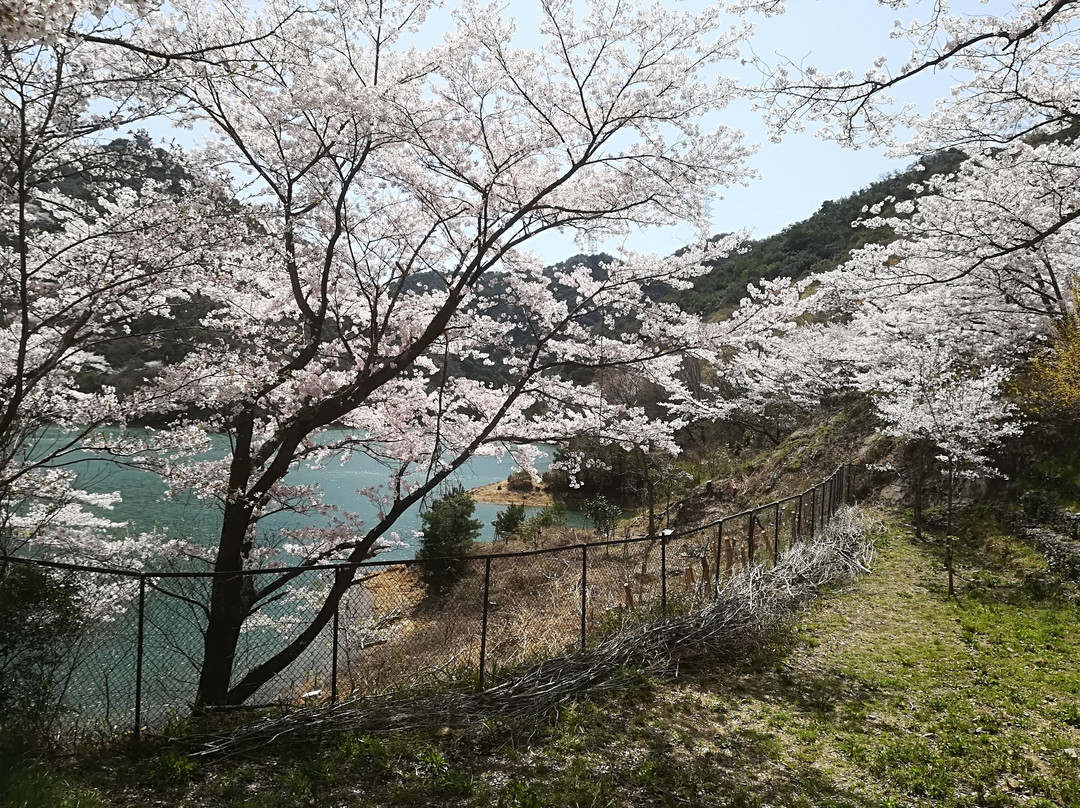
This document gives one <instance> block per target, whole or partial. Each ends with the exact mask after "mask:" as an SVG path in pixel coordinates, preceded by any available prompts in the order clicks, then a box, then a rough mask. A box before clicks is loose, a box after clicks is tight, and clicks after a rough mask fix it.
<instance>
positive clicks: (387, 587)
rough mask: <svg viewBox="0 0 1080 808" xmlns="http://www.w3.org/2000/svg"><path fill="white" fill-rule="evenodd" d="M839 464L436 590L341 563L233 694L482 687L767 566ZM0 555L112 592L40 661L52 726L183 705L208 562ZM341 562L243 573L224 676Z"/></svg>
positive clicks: (678, 609) (173, 714) (194, 668)
mask: <svg viewBox="0 0 1080 808" xmlns="http://www.w3.org/2000/svg"><path fill="white" fill-rule="evenodd" d="M851 468H852V467H849V466H841V467H840V468H838V469H837V470H836V471H835V472H834V473H833V474H832V475H831V476H830V477H829V478H827V479H826V480H824V481H822V482H821V483H819V484H818V485H816V486H814V487H813V488H809V489H807V490H806V491H804V492H803V493H801V494H797V495H795V496H791V497H787V498H785V499H782V500H779V501H776V502H771V503H769V504H766V505H761V506H758V507H755V508H752V509H750V510H747V511H743V512H741V513H737V514H733V515H730V516H725V517H723V518H721V519H718V520H715V521H713V522H710V523H709V524H705V525H702V526H700V527H696V528H692V529H688V530H683V531H670V530H665V531H663V532H661V533H660V534H658V535H655V536H645V537H637V538H624V539H618V540H612V541H603V542H596V543H588V544H576V545H569V546H560V547H551V548H546V549H536V550H532V551H527V552H514V553H503V554H489V555H475V556H469V557H466V558H463V559H455V562H456V566H455V569H456V570H457V575H456V579H455V582H454V583H453V585H452V586H450V587H447V588H443V589H439V590H435V589H432V588H429V587H427V586H426V585H425V583H424V580H423V576H422V574H421V572H422V570H421V568H420V565H421V563H423V562H418V561H415V560H412V561H395V562H378V561H371V562H365V563H362V564H357V565H351V567H352V568H353V579H352V585H351V586H350V587H349V589H348V591H347V592H346V594H345V595H344V596H343V597H342V598H341V600H340V602H339V604H338V606H337V608H336V609H335V610H334V612H333V615H332V619H330V620H328V621H327V624H326V626H325V628H324V629H323V630H322V631H320V632H319V633H318V635H317V636H316V637H315V639H314V640H313V641H311V642H310V643H308V644H306V646H305V647H304V649H303V651H302V652H301V653H300V654H299V655H298V656H297V658H296V659H295V661H293V662H292V663H291V664H290V665H288V666H287V667H286V668H285V670H284V672H282V673H280V674H278V675H276V676H274V677H272V678H270V679H269V681H268V682H267V683H266V684H264V685H262V686H261V687H260V688H259V689H258V690H257V691H256V692H255V693H254V695H253V696H252V697H251V698H249V699H247V700H246V703H247V704H248V705H288V704H304V703H313V702H318V703H327V704H334V703H337V702H339V701H341V700H344V699H347V698H350V697H353V696H359V695H365V696H366V695H372V694H378V693H386V692H391V691H395V690H402V689H406V688H410V687H414V686H418V685H431V684H437V683H442V682H468V683H471V684H475V685H477V686H479V687H484V686H486V685H490V684H491V683H493V682H494V681H497V680H498V678H499V677H500V676H502V675H504V673H505V672H506V671H508V670H512V669H514V668H516V667H519V666H521V665H523V664H526V663H529V662H532V661H535V660H538V659H542V658H544V657H550V656H553V655H556V654H558V653H560V652H563V651H566V650H569V649H572V648H576V647H588V646H589V645H590V644H591V643H593V642H595V641H596V640H597V639H598V638H600V637H602V636H604V635H606V634H607V633H609V632H611V631H613V630H616V629H617V628H619V627H620V626H621V625H623V624H624V623H625V622H626V621H630V620H634V619H639V618H640V617H641V616H642V615H650V616H653V615H656V614H675V613H683V612H686V611H689V610H691V609H694V608H695V607H697V606H700V605H701V604H702V603H703V602H705V601H706V600H707V599H709V598H711V597H713V596H714V595H715V593H716V592H717V590H718V585H719V584H720V583H721V582H722V580H723V578H724V577H725V576H730V575H732V574H734V573H736V572H737V571H738V570H740V569H741V568H745V567H746V566H748V565H765V566H770V565H772V564H775V563H776V562H777V560H778V559H779V558H780V556H781V555H782V554H783V552H784V551H785V550H786V549H788V548H790V547H791V546H793V545H794V544H796V543H798V542H803V541H809V540H812V539H813V538H814V536H815V535H816V534H818V533H819V532H820V530H821V528H822V527H823V525H824V524H825V523H826V522H828V521H829V520H830V519H831V517H832V515H833V514H834V513H835V512H836V509H837V507H838V506H839V505H840V503H841V502H842V501H843V500H844V498H845V496H846V495H847V493H848V492H849V491H850V487H851V484H852V483H851ZM6 562H12V563H16V564H33V565H36V566H37V567H38V568H42V567H44V568H49V569H51V570H52V571H53V573H52V574H57V575H61V574H62V575H73V574H74V575H76V576H78V579H79V581H80V585H81V586H82V587H83V590H84V591H85V592H88V593H91V595H90V597H91V598H94V597H96V598H97V599H98V600H97V602H98V603H99V604H107V603H123V604H125V605H124V607H123V608H119V607H117V608H113V609H111V610H105V612H103V613H102V614H98V615H96V616H93V617H92V619H88V620H87V621H86V624H85V626H84V628H83V630H82V631H81V632H80V633H79V636H78V637H77V641H74V642H72V644H71V647H70V649H66V650H65V652H64V654H63V657H64V658H63V665H62V666H60V667H57V668H56V669H55V670H53V671H51V672H50V675H51V676H52V677H54V683H53V693H52V695H53V697H54V699H56V701H57V703H60V704H62V705H63V712H62V714H61V725H62V726H63V731H64V734H68V733H79V734H85V733H86V732H87V731H90V730H96V731H104V732H108V733H111V734H115V733H117V732H134V734H135V735H136V738H138V736H139V735H140V734H141V733H142V732H144V731H150V732H160V731H163V730H165V729H167V727H168V724H169V723H170V721H173V720H175V719H177V718H182V717H183V716H184V715H186V714H187V712H188V711H189V710H190V708H191V705H192V704H193V703H194V701H195V696H196V692H197V688H198V684H199V672H200V667H201V664H202V659H203V651H204V649H203V642H204V632H205V628H206V625H207V620H208V609H209V607H208V604H209V603H210V596H211V587H212V583H213V574H212V573H210V574H208V573H202V572H154V573H132V572H123V571H116V570H105V569H95V568H90V567H78V566H72V565H63V564H48V563H46V562H40V561H30V560H26V559H15V558H9V559H5V563H6ZM339 572H340V568H339V567H337V566H326V567H310V568H304V569H275V570H262V571H250V572H245V573H243V575H244V576H245V581H244V587H245V591H246V592H248V593H256V594H260V595H261V602H262V603H263V605H262V607H261V608H260V609H259V611H258V612H256V613H255V614H254V615H252V616H251V617H249V618H248V619H247V620H246V621H245V628H244V631H243V632H242V633H241V635H240V640H239V643H238V644H237V647H236V652H235V658H234V660H233V665H232V670H233V671H234V672H236V675H237V676H242V675H244V672H246V671H250V670H252V669H253V668H256V667H257V666H259V665H260V664H263V663H265V662H266V661H267V660H268V659H270V658H272V657H273V656H275V655H276V654H278V653H280V652H281V651H282V650H283V649H285V648H287V647H289V646H290V645H291V644H292V643H293V641H294V640H296V639H297V638H298V636H300V634H301V632H303V631H304V630H305V629H306V628H307V627H308V626H309V625H310V624H311V618H312V615H314V614H315V613H316V611H317V610H318V609H319V608H320V606H321V604H322V603H323V601H324V599H325V598H324V596H325V594H326V593H327V592H328V591H329V590H330V587H331V586H332V584H333V582H334V580H335V575H337V574H338V573H339ZM232 574H233V575H235V574H236V573H232ZM93 593H98V594H96V595H95V594H93ZM93 605H94V604H93V603H91V604H90V606H91V611H92V608H93ZM3 652H4V649H0V653H3ZM2 661H3V660H0V663H2Z"/></svg>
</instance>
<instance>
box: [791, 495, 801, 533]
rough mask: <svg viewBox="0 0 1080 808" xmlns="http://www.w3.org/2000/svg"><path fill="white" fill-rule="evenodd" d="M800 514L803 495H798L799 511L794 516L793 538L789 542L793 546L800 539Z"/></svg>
mask: <svg viewBox="0 0 1080 808" xmlns="http://www.w3.org/2000/svg"><path fill="white" fill-rule="evenodd" d="M802 513H803V495H802V494H799V510H798V511H797V512H796V514H795V537H794V538H793V539H792V540H791V543H792V544H795V543H796V542H798V541H799V540H800V539H802Z"/></svg>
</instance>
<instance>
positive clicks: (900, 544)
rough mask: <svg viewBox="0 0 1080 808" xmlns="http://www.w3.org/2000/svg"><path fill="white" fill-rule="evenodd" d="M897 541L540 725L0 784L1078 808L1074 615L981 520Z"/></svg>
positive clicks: (131, 797)
mask: <svg viewBox="0 0 1080 808" xmlns="http://www.w3.org/2000/svg"><path fill="white" fill-rule="evenodd" d="M965 520H966V521H961V522H960V526H961V528H962V530H961V531H960V532H961V533H962V536H961V542H960V544H959V546H958V548H957V559H958V569H957V571H958V573H959V575H960V576H962V577H961V578H958V581H957V583H958V593H957V597H955V598H952V599H950V598H948V597H947V595H946V578H945V572H944V570H943V568H942V562H941V559H942V557H943V545H942V544H941V543H940V542H937V541H934V540H928V541H927V542H925V543H920V544H916V543H914V542H913V541H912V540H911V539H910V537H909V536H908V535H907V534H906V533H904V532H902V531H901V530H900V529H898V528H892V529H890V530H889V531H887V532H883V533H882V534H881V536H880V537H879V540H878V553H877V557H876V559H875V564H874V572H873V574H872V575H870V576H867V577H864V578H863V579H861V580H860V581H859V582H857V583H856V584H854V585H852V586H851V587H849V588H847V589H845V590H844V591H839V592H833V593H830V594H829V595H827V596H826V597H825V598H824V599H823V600H822V601H821V602H820V603H819V604H817V605H816V606H814V607H813V608H811V609H809V610H807V611H806V612H804V613H803V614H802V615H801V617H800V618H799V620H798V621H797V622H796V623H795V624H793V625H792V626H791V627H790V629H789V630H788V631H787V632H786V633H785V634H784V635H783V636H780V637H777V638H776V644H775V646H774V647H772V648H770V649H768V650H767V652H766V653H763V654H762V655H761V656H760V657H759V658H758V659H755V660H748V661H746V662H745V663H744V664H742V665H738V666H712V667H709V668H708V669H700V668H699V669H695V670H683V671H682V672H681V675H680V676H679V677H678V678H676V679H675V680H674V681H667V682H661V681H656V680H653V679H650V678H648V677H647V676H641V675H639V676H637V677H630V678H628V679H627V682H628V684H627V685H625V686H624V687H623V688H622V689H621V690H620V691H618V692H617V693H615V694H613V695H609V696H606V697H604V698H599V699H593V700H590V701H585V702H582V703H579V704H576V705H574V706H572V707H569V708H567V709H564V710H563V711H562V712H561V714H560V715H559V716H557V717H555V718H553V719H552V720H548V721H544V722H540V723H538V724H533V725H520V724H508V723H506V722H504V721H500V720H499V719H498V718H497V717H493V718H492V719H491V720H489V721H488V722H485V723H484V724H482V725H480V726H476V727H472V728H467V729H450V728H444V729H443V730H441V731H439V732H434V733H412V734H409V733H397V734H387V735H384V736H363V735H354V734H342V735H338V736H335V737H332V738H327V739H325V740H324V742H323V743H321V744H320V745H319V747H318V748H312V747H303V748H285V747H281V748H278V749H274V750H269V751H264V752H261V753H259V755H258V756H257V757H256V758H253V759H252V760H247V761H236V760H232V761H211V762H196V761H193V760H190V759H188V758H187V757H186V756H185V755H184V754H183V753H182V752H181V751H178V750H175V749H172V750H170V749H165V750H159V751H157V752H152V753H149V754H146V755H144V756H143V757H142V758H141V759H138V760H135V759H132V758H130V757H127V756H125V755H121V754H109V753H107V752H100V751H98V752H97V753H94V754H87V755H84V756H82V757H80V758H78V759H76V760H72V761H63V762H56V761H54V762H52V763H50V764H48V765H46V764H43V763H41V762H40V761H38V762H36V763H35V764H34V765H32V766H31V765H30V764H29V763H27V762H26V761H25V760H24V761H21V762H16V763H14V764H13V765H10V764H9V765H8V766H7V767H6V769H5V770H6V775H5V780H4V781H3V782H2V785H0V788H3V789H5V791H3V792H0V804H3V805H11V806H16V807H19V808H21V807H22V806H28V807H29V806H45V805H50V806H51V805H57V806H61V805H63V806H94V808H96V807H97V806H104V805H117V806H136V805H139V806H142V805H169V806H173V805H176V806H179V805H191V806H239V805H248V806H253V807H254V808H263V807H265V808H270V807H271V806H282V807H284V806H327V807H328V808H329V807H330V806H375V805H379V806H421V805H460V806H488V805H491V806H503V807H504V808H512V807H516V808H538V807H539V806H686V805H699V806H766V805H776V806H779V805H782V806H838V807H839V806H851V807H852V808H855V807H860V808H862V807H866V808H869V807H870V806H875V807H880V808H885V806H946V807H949V806H957V807H959V806H972V807H973V808H974V806H1080V776H1078V775H1080V667H1078V664H1077V663H1078V660H1080V610H1078V608H1077V598H1076V594H1075V592H1074V591H1072V590H1071V589H1070V588H1069V586H1068V585H1064V584H1062V583H1060V582H1057V581H1055V580H1054V579H1053V578H1051V577H1050V576H1049V574H1048V573H1047V571H1046V569H1045V565H1044V563H1043V562H1042V560H1041V558H1040V557H1039V556H1038V555H1037V554H1035V553H1034V552H1032V551H1031V550H1030V549H1028V548H1026V547H1025V546H1023V545H1020V544H1019V543H1018V542H1016V541H1015V540H1013V539H1011V538H1010V537H1009V536H1008V535H1007V533H1005V532H1004V531H1002V530H1001V529H1000V527H999V526H997V525H996V524H995V523H994V522H993V520H992V519H991V518H989V517H987V516H986V515H985V514H980V513H976V512H970V513H967V514H965Z"/></svg>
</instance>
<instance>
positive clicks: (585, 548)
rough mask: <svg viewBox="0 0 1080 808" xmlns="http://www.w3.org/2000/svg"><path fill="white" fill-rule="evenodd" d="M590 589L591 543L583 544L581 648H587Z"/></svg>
mask: <svg viewBox="0 0 1080 808" xmlns="http://www.w3.org/2000/svg"><path fill="white" fill-rule="evenodd" d="M588 591H589V545H587V544H583V545H581V650H582V651H584V650H585V609H586V607H587V606H588Z"/></svg>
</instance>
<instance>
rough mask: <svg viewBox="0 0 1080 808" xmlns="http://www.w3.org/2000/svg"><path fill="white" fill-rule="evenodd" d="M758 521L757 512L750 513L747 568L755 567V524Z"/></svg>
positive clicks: (747, 532) (747, 536) (747, 534)
mask: <svg viewBox="0 0 1080 808" xmlns="http://www.w3.org/2000/svg"><path fill="white" fill-rule="evenodd" d="M756 521H757V511H750V527H749V528H747V531H746V566H747V567H752V566H754V522H756Z"/></svg>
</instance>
